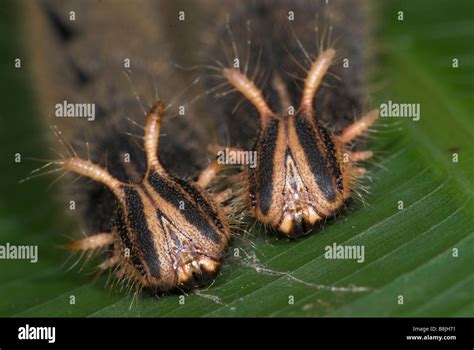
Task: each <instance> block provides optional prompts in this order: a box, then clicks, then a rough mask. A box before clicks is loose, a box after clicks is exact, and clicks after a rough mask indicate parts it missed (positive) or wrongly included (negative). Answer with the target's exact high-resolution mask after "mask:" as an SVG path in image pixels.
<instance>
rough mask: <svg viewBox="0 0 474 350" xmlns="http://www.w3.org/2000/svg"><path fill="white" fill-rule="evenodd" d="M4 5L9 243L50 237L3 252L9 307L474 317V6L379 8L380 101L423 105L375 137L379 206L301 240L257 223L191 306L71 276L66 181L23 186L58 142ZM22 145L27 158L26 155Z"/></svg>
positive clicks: (1, 121) (86, 274)
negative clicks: (27, 251)
mask: <svg viewBox="0 0 474 350" xmlns="http://www.w3.org/2000/svg"><path fill="white" fill-rule="evenodd" d="M2 7H3V8H2V11H0V12H1V13H2V16H3V17H4V18H2V20H1V21H0V29H1V33H2V35H1V36H0V47H1V48H2V55H1V58H0V60H1V61H0V70H1V76H2V84H1V87H0V88H1V91H0V92H1V96H4V97H7V98H3V99H2V107H1V109H0V132H1V139H2V141H3V142H2V148H1V150H0V152H1V159H0V161H1V169H2V181H1V183H0V190H1V192H0V193H1V196H0V244H5V243H6V242H10V243H11V244H35V245H38V246H39V261H38V262H37V263H36V264H32V263H30V262H28V261H22V260H0V271H1V273H0V315H2V316H62V315H65V316H67V315H71V316H257V315H258V316H260V315H263V316H269V315H271V316H287V315H293V316H301V315H303V316H381V315H383V316H473V315H474V298H473V295H474V293H473V292H474V270H473V269H472V261H473V259H474V234H473V231H474V215H473V213H474V201H473V191H474V186H473V185H474V184H473V181H474V176H473V175H474V174H473V169H474V167H473V166H472V164H473V161H474V159H473V154H474V153H473V151H474V146H473V141H472V140H473V139H474V129H473V128H472V126H473V121H472V120H473V119H472V118H473V108H472V107H473V91H474V89H473V87H474V86H473V84H474V79H472V77H473V73H474V62H473V58H474V53H473V52H472V42H473V40H472V39H473V37H474V18H472V3H471V2H470V1H456V2H455V3H453V2H452V1H446V0H444V1H436V2H431V1H428V0H419V1H410V2H407V1H388V2H384V7H383V8H381V9H380V10H381V12H380V15H379V16H378V21H379V22H380V25H381V27H380V31H378V32H377V36H378V42H379V47H378V48H379V49H380V50H381V51H382V52H383V60H382V62H381V64H380V65H379V64H378V65H377V66H376V67H374V70H375V71H376V72H378V74H377V75H378V78H379V79H378V81H379V82H382V83H383V86H384V87H383V89H381V91H379V92H378V93H377V94H376V95H375V98H376V102H378V103H382V102H386V101H388V100H392V101H393V102H402V103H419V104H420V105H421V119H420V120H419V121H412V120H411V119H408V118H386V119H384V118H382V119H381V121H380V123H379V126H378V127H377V131H378V132H376V133H374V134H372V137H371V138H370V148H371V149H374V150H375V151H376V154H377V157H376V160H375V161H373V162H372V163H370V164H369V170H370V173H371V177H372V181H371V182H370V194H366V195H364V199H365V202H366V204H365V205H363V204H361V203H359V202H357V201H353V202H351V203H350V204H349V205H348V208H347V209H346V210H345V211H344V213H342V215H340V216H339V217H337V218H336V219H334V220H331V221H329V222H328V223H327V224H326V225H325V226H324V227H323V228H322V229H319V230H318V231H317V232H315V233H313V234H312V235H310V236H308V237H305V238H303V239H299V240H296V241H287V240H285V239H279V238H276V237H274V236H272V235H270V234H266V233H264V232H257V231H258V230H255V232H252V233H251V234H248V235H246V236H245V237H242V236H240V237H238V238H236V239H234V243H233V245H232V247H231V249H230V251H229V255H230V256H229V258H228V259H227V260H226V261H225V262H224V265H223V268H222V271H221V273H220V275H219V277H218V278H217V279H216V281H215V282H214V283H213V284H212V285H211V286H209V287H208V288H205V289H203V290H201V291H200V292H199V293H197V294H191V295H188V296H185V298H184V304H183V303H182V301H183V300H182V299H180V296H179V295H167V296H161V297H160V298H156V297H152V296H141V297H139V298H135V299H133V296H132V295H127V292H126V291H120V289H119V288H117V287H113V286H110V285H107V284H106V282H107V276H102V277H100V278H97V279H94V276H93V273H92V272H93V262H94V260H93V262H92V263H89V264H86V267H85V268H84V269H83V270H82V271H78V268H76V269H73V270H72V271H66V267H65V266H68V264H66V265H65V261H66V259H67V258H68V256H69V255H68V254H67V253H65V252H63V251H61V250H60V249H58V248H57V246H58V245H59V244H61V243H64V241H65V237H70V236H73V234H74V232H76V231H77V230H78V228H77V227H75V226H74V225H72V224H71V223H69V222H68V221H67V220H65V219H64V218H62V216H63V213H64V212H65V210H64V208H62V207H60V202H58V201H55V198H54V197H55V196H54V187H53V189H52V190H49V191H47V190H46V189H47V187H48V186H49V185H50V183H51V181H52V180H51V179H47V178H38V179H35V180H32V181H28V182H26V183H23V184H21V185H19V184H18V181H19V180H20V179H22V178H24V177H25V176H26V175H27V173H28V171H29V170H31V169H32V168H34V167H35V165H34V164H36V163H34V162H33V161H29V160H27V159H26V158H25V157H27V156H29V155H35V156H37V155H38V150H41V149H43V150H45V152H46V149H47V148H48V147H47V146H45V140H44V139H42V136H41V135H43V134H44V126H43V125H39V124H40V118H39V115H38V112H37V108H36V107H35V104H34V100H33V96H32V95H31V89H30V88H29V84H30V82H29V74H30V73H29V72H28V67H27V63H28V58H27V57H25V58H24V60H23V65H24V67H25V68H24V69H20V70H18V69H14V68H13V60H14V58H16V57H22V51H21V48H20V47H19V45H18V43H17V42H15V41H14V40H15V39H14V38H16V37H17V36H16V33H17V30H18V27H17V26H16V24H15V22H14V16H5V14H11V13H13V11H14V10H15V8H14V6H13V4H12V3H10V2H4V4H2ZM398 11H403V12H404V20H403V21H399V20H398V19H397V13H398ZM454 58H457V59H458V60H459V67H458V68H453V67H452V60H453V59H454ZM17 152H19V153H21V154H22V156H23V158H22V162H21V163H15V162H14V155H15V153H17ZM453 153H457V155H458V162H453ZM39 164H40V163H39ZM399 201H402V202H403V210H399V204H400V203H399ZM333 243H337V244H344V245H361V246H363V247H364V248H365V260H364V262H363V263H358V262H357V261H355V260H330V259H326V258H325V255H324V253H325V247H326V246H328V245H332V244H333ZM236 249H237V250H236ZM236 251H237V252H238V255H239V256H237V257H236V256H234V254H235V252H236ZM76 258H77V257H76ZM95 262H97V260H95ZM70 265H71V263H69V266H70ZM71 296H74V298H75V304H73V305H71V304H70V301H71ZM400 296H402V297H403V304H400V303H399V301H400V300H401V299H400ZM291 301H294V302H293V303H292V302H291Z"/></svg>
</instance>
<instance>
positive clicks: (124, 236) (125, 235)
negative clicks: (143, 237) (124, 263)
mask: <svg viewBox="0 0 474 350" xmlns="http://www.w3.org/2000/svg"><path fill="white" fill-rule="evenodd" d="M115 226H116V228H117V231H118V233H119V236H120V239H121V240H122V243H123V245H124V246H125V248H127V249H128V251H129V254H130V256H129V259H130V261H131V262H132V264H133V266H135V268H136V269H137V270H138V271H139V272H140V274H141V275H142V276H143V277H146V271H145V269H144V268H143V264H142V263H141V261H140V259H139V258H138V255H137V253H136V252H135V251H134V249H133V246H132V243H131V242H130V233H129V232H128V227H127V225H126V224H125V220H124V217H123V211H122V209H120V208H119V209H118V211H117V219H116V222H115ZM121 254H122V253H121Z"/></svg>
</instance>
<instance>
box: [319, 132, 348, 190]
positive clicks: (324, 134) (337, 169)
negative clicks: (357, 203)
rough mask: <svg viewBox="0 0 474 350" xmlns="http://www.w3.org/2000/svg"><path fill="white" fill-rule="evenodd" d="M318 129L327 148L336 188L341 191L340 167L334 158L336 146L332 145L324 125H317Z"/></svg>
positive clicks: (342, 188) (332, 142)
mask: <svg viewBox="0 0 474 350" xmlns="http://www.w3.org/2000/svg"><path fill="white" fill-rule="evenodd" d="M318 129H319V132H320V134H321V137H322V139H323V143H324V145H325V146H326V148H327V159H328V161H329V163H330V164H331V170H332V174H333V175H334V177H335V178H336V187H337V190H338V191H339V192H340V193H342V192H344V186H343V184H342V174H341V168H340V167H339V163H338V162H337V158H336V146H335V145H334V141H333V139H332V137H331V135H330V134H329V131H328V130H327V129H326V128H325V127H323V126H321V125H319V127H318Z"/></svg>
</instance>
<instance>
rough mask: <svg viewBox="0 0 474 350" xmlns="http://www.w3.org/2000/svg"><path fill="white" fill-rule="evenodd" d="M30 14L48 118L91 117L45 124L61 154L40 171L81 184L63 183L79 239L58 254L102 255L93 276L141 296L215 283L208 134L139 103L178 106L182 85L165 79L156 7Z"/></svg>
mask: <svg viewBox="0 0 474 350" xmlns="http://www.w3.org/2000/svg"><path fill="white" fill-rule="evenodd" d="M27 6H30V8H28V11H29V13H31V15H32V16H31V21H30V23H29V24H28V25H29V30H28V32H29V33H31V35H34V36H38V40H41V42H42V45H41V46H40V47H38V45H37V42H38V41H37V40H34V39H33V38H32V39H31V40H32V46H33V47H32V49H31V54H32V56H33V59H32V60H33V61H34V62H35V76H36V82H37V86H38V91H39V92H38V93H39V95H40V101H41V102H42V104H43V110H44V111H45V114H47V115H51V114H53V113H54V112H53V111H55V108H56V107H57V106H58V105H59V106H61V105H62V104H63V102H64V103H66V101H67V104H71V103H80V104H83V103H86V102H87V103H89V104H93V106H94V108H95V111H96V115H95V116H94V118H91V119H93V120H91V122H89V121H88V120H87V119H83V118H56V117H57V115H56V116H52V117H51V118H54V119H50V121H49V123H50V124H53V125H54V130H56V131H57V132H56V134H59V133H60V135H57V136H58V139H59V142H60V143H61V145H62V146H63V148H64V149H63V150H60V151H59V150H58V152H60V157H59V159H55V160H53V161H52V162H50V163H48V164H47V165H52V166H56V167H57V168H58V169H56V170H65V171H67V172H68V173H75V174H79V175H81V176H82V177H80V178H79V179H78V181H77V182H74V178H73V177H71V176H68V177H67V178H66V180H65V181H64V187H66V188H67V189H66V192H67V194H66V198H68V199H73V200H74V201H75V202H77V204H76V205H77V207H78V209H79V210H78V211H79V212H80V214H79V217H80V222H81V225H82V227H84V228H85V230H86V232H87V237H86V238H84V239H82V240H78V241H73V242H71V243H69V244H67V248H69V249H71V250H82V251H97V250H102V251H104V252H105V255H106V259H105V260H104V262H103V263H101V264H100V265H99V269H101V270H109V269H113V270H114V271H115V274H116V276H117V277H118V278H119V279H120V280H123V281H124V282H126V283H128V284H129V285H131V286H136V287H137V288H139V289H142V288H145V289H150V290H157V291H169V290H174V289H177V288H179V289H188V288H194V287H195V286H198V285H200V284H201V283H204V281H205V280H206V279H208V278H210V277H213V276H215V274H216V273H217V271H218V269H219V265H220V260H221V258H222V257H223V255H224V254H225V249H226V247H227V245H228V241H229V239H230V229H229V223H228V218H227V215H226V214H224V209H223V207H222V206H221V205H220V202H222V201H223V200H225V198H222V197H219V194H217V195H215V196H214V195H212V194H210V193H208V192H206V191H205V187H206V186H207V185H208V184H209V182H210V181H212V178H213V176H214V175H215V168H214V167H213V165H212V164H211V165H210V166H209V167H206V163H207V155H206V152H205V151H204V152H201V150H203V149H204V150H205V149H206V145H205V135H206V134H205V132H204V128H203V127H196V126H197V125H203V124H204V123H202V122H200V121H197V122H196V119H193V118H194V113H192V111H191V106H187V105H185V104H180V105H178V103H177V102H176V103H169V104H168V105H165V103H167V102H162V101H161V100H158V102H156V103H153V104H149V103H146V104H145V103H143V102H142V101H143V99H142V97H143V96H144V97H148V99H150V96H151V98H153V100H155V101H156V100H157V99H158V96H157V92H155V91H156V90H161V91H163V90H166V91H167V94H168V95H169V100H173V99H175V100H176V96H177V95H179V92H180V91H181V90H182V87H183V86H185V85H186V83H183V82H182V80H180V78H179V76H178V75H177V74H173V76H172V77H171V78H170V77H169V75H168V72H169V70H168V67H169V66H170V57H169V52H170V50H169V48H168V47H167V40H166V39H165V38H164V37H163V36H164V34H163V33H164V29H163V30H162V28H161V26H160V23H161V22H160V21H159V20H157V18H160V16H161V10H162V8H165V7H166V6H165V4H164V3H163V2H153V1H138V2H134V3H133V5H131V4H130V3H128V2H125V1H123V2H119V3H115V2H114V3H107V2H96V1H71V2H67V3H64V2H60V1H44V2H41V3H34V2H31V3H29V4H27ZM153 14H155V15H153ZM137 34H139V35H140V40H136V35H137ZM127 70H128V71H130V72H129V73H127V74H125V75H124V74H123V72H127ZM128 78H130V79H128ZM129 80H130V81H129ZM137 98H138V99H139V101H138V102H137ZM163 101H166V98H164V99H163ZM139 102H140V103H139ZM141 104H142V105H143V106H142V107H143V111H144V114H146V116H145V118H144V119H143V118H140V115H141V114H142V110H141V108H140V105H141ZM178 107H179V108H181V107H185V108H186V113H185V115H184V116H183V115H180V114H179V113H176V112H175V113H174V114H175V115H176V116H177V117H174V116H173V111H176V110H177V109H178ZM165 114H166V115H168V116H165ZM170 115H171V116H170ZM142 125H144V127H142ZM160 133H161V136H160ZM158 140H160V142H159V147H158ZM52 142H53V144H55V145H56V146H57V144H58V142H57V140H56V139H54V140H52ZM57 148H58V147H56V149H57ZM201 170H202V172H201V173H200V175H199V174H198V172H199V171H201ZM69 175H70V174H69ZM190 178H196V181H193V180H190ZM90 180H93V181H92V182H91V181H90Z"/></svg>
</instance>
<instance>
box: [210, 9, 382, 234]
mask: <svg viewBox="0 0 474 350" xmlns="http://www.w3.org/2000/svg"><path fill="white" fill-rule="evenodd" d="M365 14H366V10H365V9H364V2H360V1H329V2H328V1H258V2H254V3H253V4H252V5H247V4H245V5H239V4H235V7H234V8H233V9H232V10H231V15H230V16H227V17H225V16H223V15H221V16H219V17H220V18H225V20H223V21H222V23H221V30H220V32H218V35H217V36H216V39H217V40H215V42H214V43H213V44H211V47H213V48H212V49H211V50H212V52H213V53H212V54H211V57H213V58H214V62H217V63H216V65H215V66H213V67H212V72H213V74H212V77H211V78H209V79H208V89H209V91H215V90H216V86H217V87H219V86H224V88H223V89H224V90H225V91H224V92H222V90H221V91H219V90H217V93H216V94H215V95H217V96H219V97H220V98H219V99H218V100H217V101H218V102H215V103H212V104H211V103H209V105H212V106H214V110H213V112H212V113H210V115H211V116H212V117H214V118H215V127H216V128H217V129H218V130H219V131H220V140H221V141H222V140H224V142H227V146H230V147H231V148H232V147H233V148H234V152H249V151H250V150H251V152H255V153H256V158H257V161H256V166H250V165H247V166H246V167H245V170H244V172H243V173H242V176H241V177H240V178H239V180H238V181H239V182H241V183H243V184H244V185H243V186H241V187H243V188H244V190H243V191H241V193H242V194H241V196H242V197H243V198H244V201H246V202H247V209H248V213H249V214H250V216H252V217H254V218H256V219H257V220H258V221H259V222H262V223H264V224H267V225H268V226H270V227H273V228H276V229H277V230H278V231H279V232H280V233H283V234H284V235H287V236H288V237H293V238H294V237H298V236H301V235H304V234H307V233H309V232H311V231H312V229H313V228H314V227H315V226H317V225H318V224H319V223H321V222H323V221H324V220H325V219H327V218H330V217H332V216H334V215H335V214H336V213H337V212H338V211H339V210H340V209H341V208H342V207H343V206H344V204H345V202H346V201H347V200H348V199H349V198H350V197H351V195H352V193H353V190H354V188H356V187H357V181H358V179H359V178H361V177H363V176H364V174H365V172H366V170H365V169H364V168H363V167H361V166H359V165H358V163H359V162H361V161H364V160H367V159H369V158H370V157H372V152H371V151H369V150H357V149H356V147H355V145H356V144H357V142H354V141H356V140H357V138H358V137H360V136H361V135H363V134H364V133H365V132H366V131H367V130H368V129H369V127H370V126H371V125H372V124H373V123H374V122H375V120H376V119H377V117H378V111H377V110H373V111H371V112H368V113H366V114H364V115H363V113H362V110H363V108H364V106H365V104H366V103H367V102H366V98H367V96H366V94H367V92H366V91H364V88H365V86H366V83H367V82H366V81H364V79H366V74H367V71H366V70H365V63H366V61H367V59H368V57H366V56H368V55H367V43H366V37H367V31H368V29H367V24H366V23H367V20H366V17H365ZM223 37H225V38H227V41H228V45H227V47H225V46H224V48H223V47H222V43H221V38H223ZM331 38H336V39H334V42H332V39H331ZM311 51H312V52H313V53H311ZM336 55H337V59H336ZM216 76H217V79H216ZM222 80H224V83H222ZM226 82H227V83H228V84H227V85H226V84H225V83H226ZM229 85H230V88H229ZM354 119H356V120H355V121H354ZM227 149H229V148H228V147H227Z"/></svg>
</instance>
